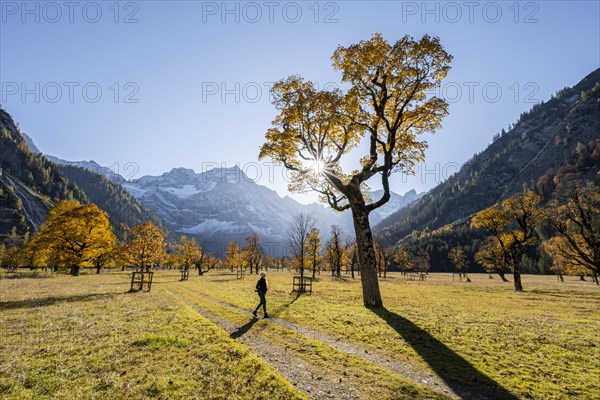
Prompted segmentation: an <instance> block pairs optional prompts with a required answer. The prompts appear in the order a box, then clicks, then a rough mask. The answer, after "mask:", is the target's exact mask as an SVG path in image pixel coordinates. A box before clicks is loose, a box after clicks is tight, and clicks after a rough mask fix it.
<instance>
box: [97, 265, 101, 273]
mask: <svg viewBox="0 0 600 400" xmlns="http://www.w3.org/2000/svg"><path fill="white" fill-rule="evenodd" d="M101 268H102V266H101V265H97V266H96V275H99V274H100V269H101Z"/></svg>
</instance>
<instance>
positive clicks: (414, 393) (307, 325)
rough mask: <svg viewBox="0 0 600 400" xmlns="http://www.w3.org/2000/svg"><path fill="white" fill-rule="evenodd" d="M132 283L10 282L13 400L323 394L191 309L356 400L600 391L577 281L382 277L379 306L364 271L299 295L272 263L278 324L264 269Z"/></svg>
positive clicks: (592, 292) (5, 382)
mask: <svg viewBox="0 0 600 400" xmlns="http://www.w3.org/2000/svg"><path fill="white" fill-rule="evenodd" d="M129 277H130V275H129V273H126V272H124V273H123V272H104V273H103V274H100V275H95V274H90V275H83V276H80V277H70V276H65V275H49V276H48V277H45V276H44V275H43V274H39V275H38V276H37V277H34V276H25V277H20V278H19V279H10V278H11V277H10V276H8V275H6V274H5V275H3V276H2V279H1V280H0V397H2V398H14V399H17V398H18V399H22V398H98V399H106V398H171V399H172V398H199V399H204V398H206V399H226V398H227V399H300V398H306V397H314V396H311V394H310V393H306V392H305V391H303V390H300V389H298V388H297V387H296V386H295V384H294V383H293V382H290V381H289V379H286V378H285V377H284V375H285V374H284V373H283V372H282V373H280V372H278V371H276V370H275V368H273V366H271V365H270V364H269V363H268V362H267V360H265V359H263V358H259V357H258V356H257V355H256V354H255V353H254V352H253V351H252V347H251V346H250V347H249V346H247V345H245V344H243V343H240V341H239V340H235V339H236V336H234V335H231V334H228V333H227V331H225V330H223V329H222V328H221V327H219V326H217V325H215V324H214V323H213V322H211V320H209V319H207V318H206V317H204V316H202V315H200V314H199V313H198V312H196V311H195V310H194V308H192V307H191V305H193V306H194V307H198V308H199V309H202V310H204V311H206V312H207V313H209V314H211V315H213V316H217V317H218V318H220V320H222V321H224V322H225V323H226V324H231V325H232V326H236V327H244V331H243V332H242V334H244V333H246V331H248V332H251V333H252V334H253V335H256V337H260V338H263V339H264V341H265V342H266V343H271V344H272V345H273V346H276V347H277V348H282V349H285V353H286V355H287V356H289V357H290V360H300V361H302V362H303V363H307V365H311V366H312V367H314V368H315V370H318V371H322V373H323V375H324V376H326V377H327V378H328V379H330V378H331V377H332V376H333V377H335V378H336V379H337V378H338V377H339V381H340V382H343V383H344V384H347V385H351V386H353V387H355V388H356V392H355V394H354V397H356V398H364V399H372V398H386V399H396V398H398V399H399V398H407V399H409V398H448V397H465V398H499V399H500V398H503V399H511V398H515V399H516V398H526V399H544V400H545V399H567V398H578V399H594V398H598V397H600V379H599V377H600V348H599V346H600V340H599V339H600V333H599V332H600V313H599V312H598V310H599V309H600V289H599V287H598V286H597V285H595V284H593V283H592V282H589V281H587V282H582V281H579V280H578V278H571V277H569V278H567V281H566V282H564V283H561V282H558V281H557V280H556V277H551V276H532V275H525V276H524V277H523V285H524V287H525V292H524V293H517V292H515V291H514V290H513V287H512V283H502V282H501V281H500V279H498V278H497V277H494V279H489V278H488V276H487V275H484V274H481V275H478V274H471V275H470V278H471V279H472V282H471V283H466V282H458V281H455V282H453V281H452V275H450V274H430V275H429V276H428V277H427V279H426V280H425V281H408V280H405V279H404V277H403V276H401V275H400V274H396V273H392V274H389V275H388V277H387V278H385V279H382V280H381V281H380V285H381V290H382V296H383V299H384V305H385V308H384V309H378V310H369V309H366V308H364V307H363V306H362V295H361V287H360V280H359V278H357V279H356V280H352V279H351V278H350V277H349V276H344V279H343V280H341V281H334V280H332V279H331V277H330V276H329V275H328V274H322V275H321V276H318V279H317V282H316V283H315V284H314V293H312V294H310V295H308V294H305V295H302V296H299V297H298V296H296V295H295V294H291V288H292V285H291V283H292V273H290V272H275V271H272V272H268V280H269V286H270V290H269V293H268V295H267V298H268V309H269V313H270V314H271V316H272V317H274V318H273V319H272V320H253V319H252V318H251V316H250V315H249V311H250V310H252V309H253V308H254V306H255V305H256V303H257V300H258V298H257V296H256V294H255V293H254V284H255V280H256V279H257V277H256V275H247V276H246V277H245V278H244V279H237V278H236V276H235V274H230V273H229V271H223V270H220V271H210V272H209V273H207V274H205V275H203V276H198V275H197V274H194V272H193V271H192V273H191V274H190V279H189V280H188V281H183V282H182V281H179V273H178V272H177V271H158V272H157V273H156V274H155V284H154V285H153V288H152V291H151V292H149V293H127V290H128V289H129V284H128V281H129ZM332 343H334V344H335V343H339V345H332ZM344 346H346V347H347V348H349V349H353V350H352V351H346V350H344V349H345V347H344ZM356 349H359V350H360V353H358V352H357V351H356ZM288 352H289V353H288ZM391 366H392V367H393V368H392V367H391ZM394 366H395V367H394ZM284 372H285V371H284ZM317 379H318V377H317ZM438 382H439V386H440V389H439V390H437V389H436V385H438ZM443 388H447V389H449V390H450V391H449V392H448V391H447V390H446V391H444V390H442V389H443ZM332 397H335V393H332Z"/></svg>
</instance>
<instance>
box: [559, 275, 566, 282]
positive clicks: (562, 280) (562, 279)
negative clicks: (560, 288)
mask: <svg viewBox="0 0 600 400" xmlns="http://www.w3.org/2000/svg"><path fill="white" fill-rule="evenodd" d="M558 278H559V279H560V281H561V282H564V281H565V278H563V275H562V274H561V273H559V274H558Z"/></svg>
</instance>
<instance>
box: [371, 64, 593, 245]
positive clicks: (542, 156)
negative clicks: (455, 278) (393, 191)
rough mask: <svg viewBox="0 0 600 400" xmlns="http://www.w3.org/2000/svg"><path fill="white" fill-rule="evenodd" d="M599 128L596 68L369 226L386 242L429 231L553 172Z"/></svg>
mask: <svg viewBox="0 0 600 400" xmlns="http://www.w3.org/2000/svg"><path fill="white" fill-rule="evenodd" d="M599 133H600V69H597V70H595V71H593V72H591V73H590V74H588V75H587V76H586V77H584V78H583V79H582V80H581V81H580V82H579V83H577V84H576V85H574V86H573V87H571V88H564V89H561V90H559V91H558V92H557V94H556V96H552V97H551V98H550V99H549V100H548V101H547V102H542V103H539V104H536V105H534V106H533V107H532V108H531V110H529V111H527V112H525V113H523V114H521V116H520V118H519V120H518V121H517V123H516V124H515V125H514V126H513V127H512V129H510V130H509V131H508V132H505V133H504V134H502V135H500V134H498V135H496V137H495V140H494V141H493V142H492V143H491V144H490V145H489V146H488V147H486V148H485V149H484V150H482V151H481V152H479V153H477V154H475V155H474V156H473V157H471V158H470V159H469V160H468V161H467V162H466V163H465V164H463V166H462V167H461V168H460V169H459V171H457V172H456V173H455V174H453V175H452V176H450V177H449V178H448V179H447V180H446V181H444V182H442V183H441V184H439V185H438V186H436V187H435V188H433V189H431V190H430V191H429V192H428V193H427V194H426V195H424V196H423V197H422V198H421V199H419V200H418V201H416V202H414V203H413V204H411V205H410V206H409V207H407V208H404V209H402V210H399V211H398V212H396V213H394V214H392V215H390V216H388V217H387V218H385V219H384V220H382V221H381V222H380V223H379V224H378V225H376V226H375V230H376V231H377V234H378V235H379V236H381V237H383V238H384V239H385V240H386V242H387V243H388V244H395V243H397V242H398V241H399V240H401V239H402V238H403V237H405V236H407V235H409V234H410V233H411V232H413V231H422V230H424V229H427V230H435V229H438V228H441V227H443V226H445V225H449V224H452V223H453V222H455V221H458V220H460V219H462V218H466V217H468V216H470V215H472V214H474V213H476V212H477V211H479V210H481V209H483V208H486V207H489V206H491V205H493V204H495V203H497V202H498V201H501V200H503V199H506V198H507V197H510V196H511V195H512V194H515V193H517V192H520V191H522V190H523V188H524V187H534V186H535V184H536V182H537V180H538V179H540V177H542V176H544V175H545V174H547V173H548V172H551V171H557V170H558V169H560V168H561V166H562V165H565V164H566V163H567V161H568V158H569V157H570V156H571V154H572V153H573V152H574V151H575V149H576V147H577V146H579V145H588V143H589V142H591V141H593V140H595V139H597V138H598V136H599Z"/></svg>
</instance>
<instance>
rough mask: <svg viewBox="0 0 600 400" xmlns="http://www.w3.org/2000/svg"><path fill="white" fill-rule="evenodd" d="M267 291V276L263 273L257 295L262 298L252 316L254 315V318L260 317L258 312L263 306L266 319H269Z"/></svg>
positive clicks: (257, 286) (257, 283)
mask: <svg viewBox="0 0 600 400" xmlns="http://www.w3.org/2000/svg"><path fill="white" fill-rule="evenodd" d="M267 290H268V287H267V274H266V273H264V272H261V273H260V279H259V280H258V282H256V293H258V297H260V303H258V305H257V306H256V309H255V310H254V311H252V315H254V317H258V315H257V314H256V312H257V311H258V309H259V308H260V306H262V308H263V312H264V318H269V314H267V298H266V297H265V296H266V295H267Z"/></svg>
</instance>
